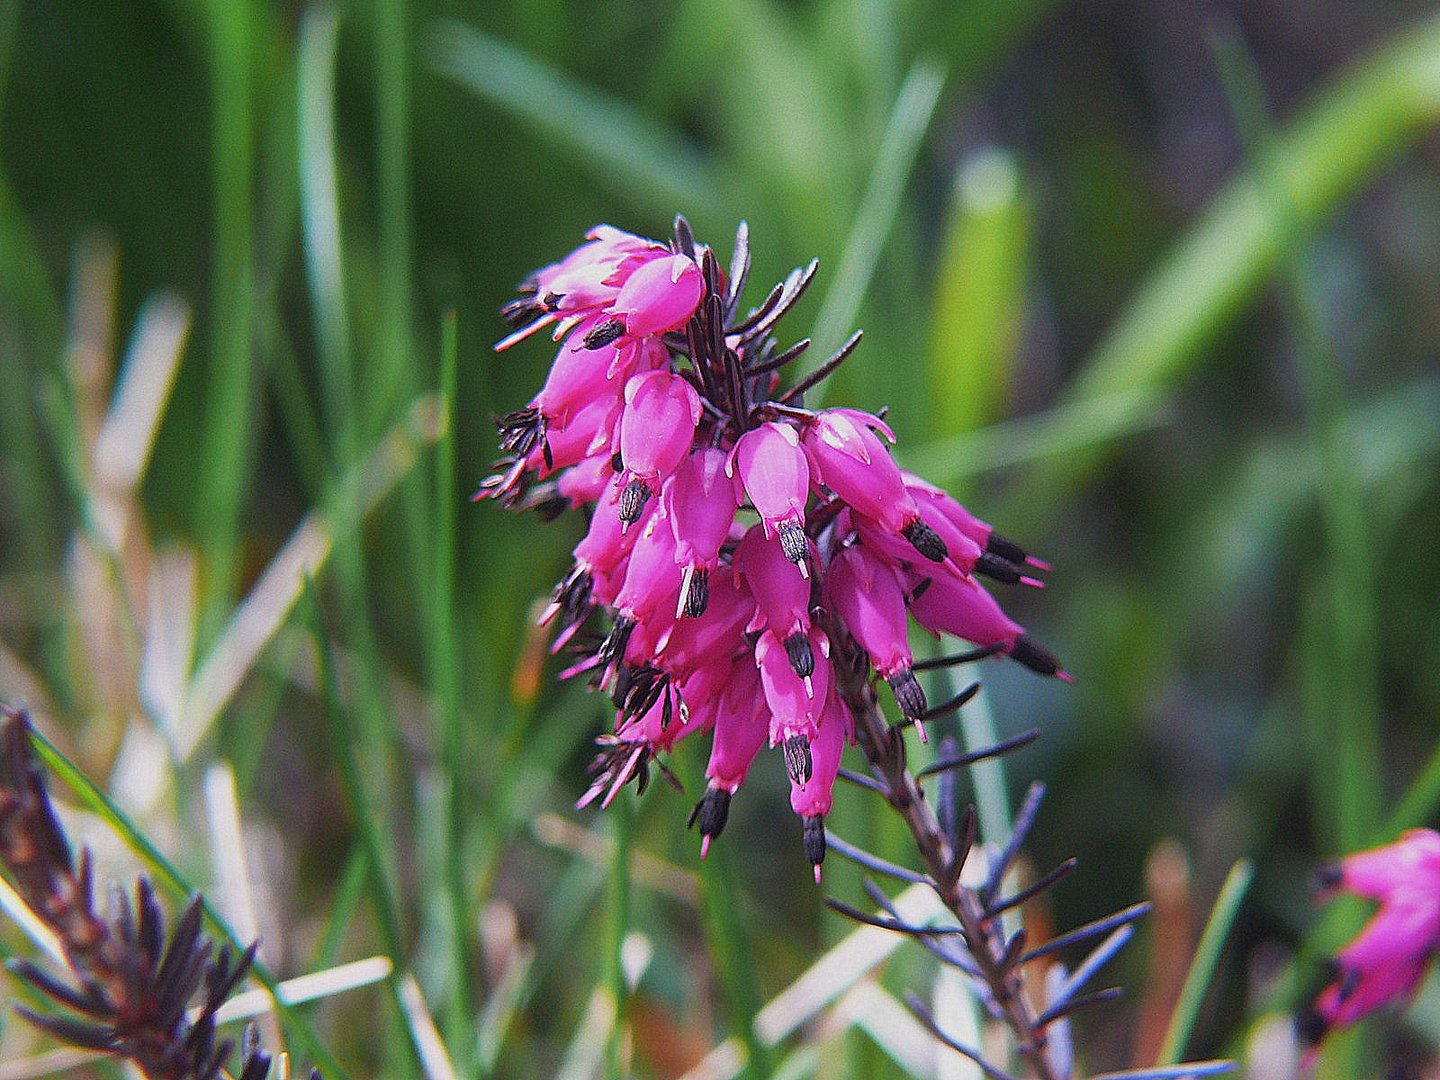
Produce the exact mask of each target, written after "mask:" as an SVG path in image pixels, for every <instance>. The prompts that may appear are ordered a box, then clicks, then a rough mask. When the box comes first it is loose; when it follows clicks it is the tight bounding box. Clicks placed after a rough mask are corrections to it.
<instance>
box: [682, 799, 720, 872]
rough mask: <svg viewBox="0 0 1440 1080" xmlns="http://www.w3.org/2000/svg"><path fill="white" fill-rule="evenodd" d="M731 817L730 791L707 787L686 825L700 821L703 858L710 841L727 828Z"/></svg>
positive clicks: (691, 825)
mask: <svg viewBox="0 0 1440 1080" xmlns="http://www.w3.org/2000/svg"><path fill="white" fill-rule="evenodd" d="M729 818H730V792H728V791H726V790H725V789H724V788H719V787H708V788H706V789H705V794H704V795H703V796H701V798H700V801H699V802H698V803H696V804H695V809H694V810H692V811H690V820H689V821H688V822H687V823H686V826H685V827H686V828H692V827H694V825H695V823H696V822H697V821H698V822H699V823H700V837H701V840H700V857H701V858H702V859H703V858H704V857H705V854H706V852H708V851H709V850H710V841H711V840H712V839H714V838H715V837H717V836H719V835H720V834H721V833H722V832H723V831H724V830H725V822H726V821H728V820H729Z"/></svg>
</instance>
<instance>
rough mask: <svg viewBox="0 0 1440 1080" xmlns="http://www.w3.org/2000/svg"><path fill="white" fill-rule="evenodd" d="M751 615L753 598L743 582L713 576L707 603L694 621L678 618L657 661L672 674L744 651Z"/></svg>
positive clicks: (724, 576)
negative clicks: (703, 610) (659, 660)
mask: <svg viewBox="0 0 1440 1080" xmlns="http://www.w3.org/2000/svg"><path fill="white" fill-rule="evenodd" d="M754 614H755V598H754V597H752V596H751V595H750V590H749V589H748V588H747V587H746V586H745V584H744V583H743V582H738V581H736V580H735V579H734V578H733V577H732V576H731V575H730V574H717V575H716V576H715V578H714V579H713V580H712V581H711V582H710V602H709V604H707V605H706V607H705V614H704V616H703V617H701V618H697V619H680V620H678V621H677V622H676V623H675V628H674V630H672V631H671V633H670V637H669V640H667V641H666V643H665V647H664V650H663V653H662V655H661V657H660V659H661V660H662V661H663V662H664V664H665V665H666V667H668V668H670V669H671V670H674V671H682V672H688V671H694V670H696V669H697V668H699V667H701V666H703V665H705V664H708V663H713V662H715V661H716V660H717V659H725V660H728V659H730V658H731V657H734V656H736V655H738V654H739V653H741V652H744V651H748V649H749V646H748V645H747V644H746V642H745V626H746V624H747V623H748V622H749V621H750V619H751V618H752V617H753V616H754Z"/></svg>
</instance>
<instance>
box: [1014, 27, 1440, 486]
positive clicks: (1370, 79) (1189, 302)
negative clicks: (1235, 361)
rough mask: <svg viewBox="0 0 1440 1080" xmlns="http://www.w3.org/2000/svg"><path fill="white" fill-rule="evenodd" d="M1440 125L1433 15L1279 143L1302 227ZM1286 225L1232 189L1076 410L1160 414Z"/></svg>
mask: <svg viewBox="0 0 1440 1080" xmlns="http://www.w3.org/2000/svg"><path fill="white" fill-rule="evenodd" d="M1437 122H1440V16H1435V15H1432V16H1429V17H1427V18H1426V19H1424V20H1422V21H1421V22H1420V23H1419V24H1418V25H1416V26H1415V27H1414V29H1412V30H1409V31H1407V32H1406V33H1404V34H1402V35H1400V36H1399V37H1398V38H1396V39H1395V40H1393V41H1391V42H1390V43H1389V44H1388V45H1387V46H1386V47H1385V48H1384V49H1382V50H1381V51H1380V52H1379V53H1377V54H1376V55H1374V56H1373V57H1371V58H1370V59H1369V60H1368V61H1366V62H1364V63H1362V64H1360V65H1358V66H1356V67H1354V68H1353V69H1351V70H1350V71H1349V72H1348V73H1346V74H1345V75H1344V76H1342V77H1341V78H1340V79H1338V80H1337V81H1336V82H1334V83H1333V84H1332V85H1331V86H1330V87H1329V88H1328V89H1327V90H1325V91H1324V92H1323V93H1322V94H1320V95H1319V96H1318V97H1317V98H1316V100H1315V101H1314V102H1313V103H1312V104H1311V106H1310V107H1309V108H1308V109H1307V110H1306V111H1305V114H1304V115H1303V116H1302V117H1301V118H1300V120H1299V121H1297V122H1296V123H1295V124H1293V125H1292V126H1290V127H1288V128H1287V129H1285V130H1284V131H1282V132H1280V133H1278V134H1277V136H1276V140H1275V150H1274V158H1275V160H1276V161H1278V162H1282V163H1283V166H1284V170H1285V176H1286V181H1285V186H1286V189H1287V190H1288V191H1289V193H1290V198H1291V207H1292V213H1293V215H1294V224H1295V228H1296V230H1297V231H1298V232H1299V233H1300V234H1308V233H1310V232H1311V231H1313V230H1314V229H1315V227H1316V226H1317V225H1318V224H1319V223H1320V222H1321V221H1322V220H1323V219H1324V218H1325V216H1326V215H1327V214H1328V213H1329V212H1330V211H1331V210H1332V209H1333V208H1334V207H1335V206H1336V205H1337V204H1338V203H1340V202H1341V201H1342V200H1343V199H1345V198H1347V197H1348V196H1350V195H1351V194H1353V193H1354V192H1355V191H1356V190H1357V189H1359V188H1360V187H1361V186H1363V185H1364V184H1365V183H1366V182H1368V181H1369V180H1371V179H1373V178H1374V177H1375V176H1376V174H1378V173H1379V172H1380V170H1381V169H1383V168H1384V167H1385V166H1386V165H1387V164H1389V163H1390V162H1391V161H1392V160H1393V159H1394V158H1395V156H1396V154H1397V153H1399V151H1400V150H1401V149H1403V148H1404V147H1405V146H1407V145H1409V144H1410V143H1412V142H1413V141H1414V140H1415V139H1416V138H1418V137H1419V136H1420V135H1421V134H1422V133H1424V132H1425V131H1428V130H1429V129H1431V128H1432V127H1434V126H1435V124H1436V123H1437ZM1278 226H1279V222H1278V221H1277V220H1276V218H1275V214H1274V208H1273V207H1271V206H1269V205H1268V204H1267V200H1266V199H1265V198H1264V196H1263V194H1262V192H1261V191H1260V189H1259V188H1258V187H1257V185H1256V182H1255V177H1254V175H1253V174H1252V173H1250V172H1245V173H1242V174H1241V175H1239V176H1237V177H1236V178H1235V179H1234V180H1232V181H1231V182H1230V184H1229V185H1227V186H1226V188H1225V189H1224V190H1223V191H1222V192H1221V193H1220V194H1219V195H1218V196H1217V197H1216V199H1215V201H1214V202H1213V203H1212V204H1211V207H1210V209H1209V210H1208V211H1207V212H1206V214H1205V216H1204V217H1203V218H1202V219H1201V220H1200V221H1199V223H1198V224H1196V225H1195V226H1194V227H1193V228H1192V229H1191V230H1190V232H1189V234H1188V235H1187V236H1186V237H1185V238H1184V239H1183V240H1182V241H1180V243H1178V244H1177V245H1176V246H1175V247H1174V248H1173V249H1172V251H1171V252H1170V254H1169V255H1168V256H1167V257H1166V259H1165V260H1164V261H1163V262H1162V263H1161V264H1160V265H1159V266H1158V267H1156V269H1155V271H1154V272H1153V273H1152V274H1151V275H1150V277H1149V278H1148V279H1147V280H1146V281H1145V282H1144V284H1142V285H1141V287H1140V288H1139V289H1138V290H1137V291H1136V293H1135V294H1134V296H1133V297H1132V299H1131V300H1130V302H1129V304H1128V305H1127V306H1126V308H1125V310H1124V311H1123V312H1122V313H1121V314H1120V316H1119V318H1118V319H1116V320H1115V322H1114V323H1113V325H1112V327H1111V330H1110V332H1109V333H1108V334H1107V335H1106V336H1105V338H1104V340H1102V341H1101V342H1100V343H1099V344H1098V345H1097V346H1096V348H1095V350H1094V351H1093V352H1092V353H1091V355H1090V358H1089V360H1088V361H1087V363H1086V366H1085V368H1084V370H1083V371H1082V373H1081V374H1080V375H1079V376H1078V377H1077V378H1076V379H1075V380H1074V382H1073V383H1072V384H1071V385H1070V386H1069V387H1068V388H1067V390H1066V392H1065V394H1064V398H1063V404H1064V405H1065V407H1066V408H1079V407H1082V406H1083V405H1085V404H1086V403H1093V402H1095V401H1097V400H1105V399H1109V400H1111V401H1112V402H1113V403H1114V405H1115V406H1116V407H1117V409H1118V410H1119V411H1118V412H1117V414H1116V415H1115V416H1114V417H1113V418H1112V422H1113V423H1114V425H1115V427H1116V428H1123V427H1125V426H1126V425H1127V424H1133V423H1135V422H1136V421H1137V420H1138V419H1139V418H1140V417H1143V416H1144V415H1145V414H1146V413H1148V412H1150V411H1152V410H1154V409H1155V408H1156V407H1157V406H1158V405H1159V404H1161V403H1162V402H1163V401H1164V399H1165V395H1166V392H1167V391H1168V388H1169V387H1170V386H1171V385H1172V384H1174V383H1175V382H1176V381H1178V380H1179V379H1180V378H1181V377H1183V376H1184V375H1185V374H1186V372H1187V371H1188V370H1189V368H1190V367H1191V365H1192V364H1194V363H1195V361H1196V360H1197V358H1198V356H1199V354H1200V352H1201V350H1202V349H1203V347H1204V346H1205V345H1206V344H1208V343H1209V342H1210V341H1211V340H1213V339H1214V337H1215V336H1216V335H1217V334H1218V333H1219V331H1220V330H1221V329H1222V328H1223V327H1224V326H1225V325H1226V324H1227V323H1228V322H1229V320H1230V319H1231V318H1233V317H1234V316H1235V315H1236V314H1238V313H1239V312H1240V311H1241V310H1243V309H1244V308H1245V307H1246V305H1247V304H1248V303H1249V302H1251V301H1252V300H1253V299H1254V297H1255V296H1256V295H1257V294H1258V291H1259V289H1260V287H1261V286H1262V285H1263V283H1264V281H1265V279H1266V277H1267V276H1268V275H1269V273H1270V272H1271V271H1272V269H1273V268H1274V267H1275V265H1276V261H1277V260H1278V258H1279V257H1280V253H1281V247H1280V242H1281V237H1280V232H1279V228H1278ZM1104 457H1105V454H1104V453H1103V448H1097V447H1096V446H1095V445H1094V444H1093V443H1091V444H1090V445H1089V448H1088V449H1086V450H1085V452H1083V453H1070V454H1067V455H1065V457H1064V460H1057V461H1053V462H1050V463H1047V466H1046V468H1045V470H1044V471H1043V472H1042V473H1040V474H1039V475H1038V476H1036V477H1035V478H1033V479H1032V483H1038V482H1040V481H1041V480H1044V481H1046V482H1049V483H1052V484H1071V483H1074V482H1076V481H1078V480H1079V479H1080V478H1082V477H1083V476H1084V475H1086V474H1088V473H1089V472H1090V471H1091V470H1093V469H1094V468H1095V467H1096V466H1097V465H1098V464H1099V463H1100V462H1101V461H1103V460H1104ZM1038 497H1039V496H1038V495H1037V498H1038Z"/></svg>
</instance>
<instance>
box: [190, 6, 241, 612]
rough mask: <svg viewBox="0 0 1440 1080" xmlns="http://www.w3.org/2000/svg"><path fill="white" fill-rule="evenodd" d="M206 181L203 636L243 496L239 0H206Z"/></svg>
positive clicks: (221, 594) (225, 576)
mask: <svg viewBox="0 0 1440 1080" xmlns="http://www.w3.org/2000/svg"><path fill="white" fill-rule="evenodd" d="M209 11H210V23H211V25H210V46H211V48H210V65H211V85H210V92H211V96H212V101H211V109H212V115H211V122H212V124H213V125H214V126H213V131H212V135H211V140H212V144H211V176H212V184H213V189H214V191H213V197H214V206H215V235H214V245H215V249H214V250H215V255H214V270H213V274H214V283H213V287H212V302H211V311H212V316H211V317H212V325H211V370H210V390H209V398H208V400H207V402H206V423H205V428H206V430H207V433H208V439H209V446H208V453H207V459H206V473H205V477H204V479H205V483H204V484H203V495H202V496H201V498H200V499H199V500H198V502H199V504H200V505H202V506H204V507H205V512H204V514H203V515H202V516H201V517H200V519H199V520H198V521H197V522H196V527H197V530H198V533H199V536H200V540H201V542H202V544H203V546H204V550H205V552H206V555H207V556H208V566H207V567H206V570H207V573H206V576H205V584H204V586H203V596H204V599H205V606H204V613H203V618H204V621H205V624H206V626H205V630H204V631H203V632H205V633H206V634H208V632H209V631H211V630H213V628H214V627H215V626H216V625H218V623H219V620H220V618H221V615H222V613H223V612H224V611H225V610H226V609H227V608H228V601H229V598H230V593H231V589H232V588H233V585H234V578H235V574H236V552H237V549H238V546H239V532H240V526H241V516H240V509H241V506H242V504H243V501H244V498H245V494H246V492H247V491H248V490H249V464H250V432H251V422H250V418H251V399H252V397H253V395H254V392H255V366H256V365H255V351H254V348H253V334H254V323H255V318H254V312H255V288H254V273H255V267H254V252H253V247H254V243H253V236H252V229H251V217H250V215H251V202H252V186H253V183H252V182H253V177H252V173H253V158H254V139H255V135H254V130H253V128H254V123H253V117H252V107H251V93H252V87H251V85H250V71H251V59H252V57H251V45H252V42H251V38H252V32H253V26H252V22H253V18H254V16H253V12H252V10H251V5H250V2H249V0H210V4H209Z"/></svg>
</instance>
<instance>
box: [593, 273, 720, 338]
mask: <svg viewBox="0 0 1440 1080" xmlns="http://www.w3.org/2000/svg"><path fill="white" fill-rule="evenodd" d="M704 288H705V285H704V281H703V279H702V277H701V274H700V268H699V267H698V266H696V265H695V262H694V260H692V259H689V258H686V257H685V256H684V255H670V256H667V257H665V258H662V259H653V260H651V261H650V262H647V263H643V264H642V265H640V266H638V267H636V269H635V272H634V273H632V274H631V275H630V276H629V277H628V278H627V279H626V280H625V284H624V285H622V286H621V287H620V292H619V293H618V294H617V295H616V297H615V303H614V304H613V305H612V307H611V308H610V313H611V316H612V317H618V318H620V319H623V320H624V323H625V334H626V335H627V336H629V337H640V336H641V335H644V334H665V333H668V332H670V331H671V330H678V329H679V328H680V327H682V326H684V325H685V324H686V323H687V322H689V321H690V316H691V315H693V314H695V308H696V307H697V306H698V305H699V303H700V296H701V294H702V293H703V291H704Z"/></svg>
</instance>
